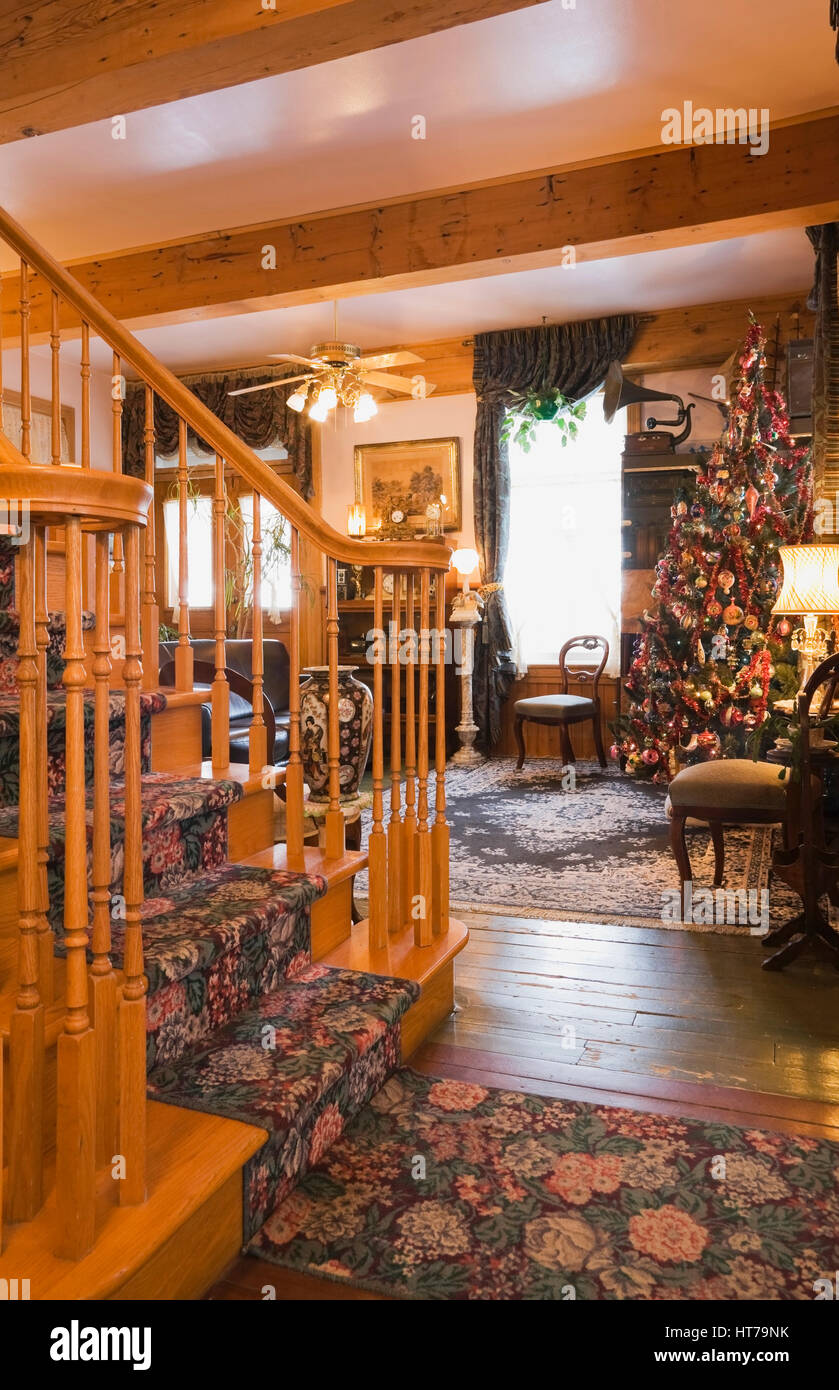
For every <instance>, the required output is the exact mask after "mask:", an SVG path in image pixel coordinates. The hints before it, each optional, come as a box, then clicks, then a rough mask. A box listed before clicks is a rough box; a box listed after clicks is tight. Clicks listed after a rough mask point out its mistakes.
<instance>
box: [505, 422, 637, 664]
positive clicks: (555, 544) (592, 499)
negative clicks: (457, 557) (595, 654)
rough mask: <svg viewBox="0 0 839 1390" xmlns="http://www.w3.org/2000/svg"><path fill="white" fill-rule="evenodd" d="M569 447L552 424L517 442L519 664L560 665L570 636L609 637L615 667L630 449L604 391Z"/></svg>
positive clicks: (513, 507)
mask: <svg viewBox="0 0 839 1390" xmlns="http://www.w3.org/2000/svg"><path fill="white" fill-rule="evenodd" d="M587 405H588V409H587V411H586V418H585V420H584V421H583V422H582V423H581V425H580V429H579V433H578V435H577V438H576V440H575V441H574V442H573V443H569V444H567V445H566V447H565V448H564V449H563V448H562V446H561V444H560V443H559V438H558V436H557V432H556V430H555V429H554V428H553V427H552V426H551V425H550V424H544V425H539V426H537V433H536V442H535V444H534V445H533V447H532V449H531V451H530V453H525V452H524V451H523V450H522V449H521V448H520V447H519V446H517V445H515V444H513V443H511V444H510V474H511V495H510V547H509V551H508V555H507V565H506V569H505V573H504V588H505V592H506V595H507V603H508V605H509V609H510V615H511V619H512V626H513V633H514V641H515V644H516V645H515V654H516V660H517V664H518V669H519V673H520V674H523V673H524V672H525V671H526V669H527V667H528V666H529V665H536V664H547V665H553V664H554V663H555V662H556V661H557V658H558V656H559V649H560V647H561V646H562V644H563V642H564V641H565V640H566V639H567V638H568V637H573V636H576V635H579V634H581V633H586V632H591V633H597V634H599V635H601V636H603V637H606V638H607V639H608V642H609V649H610V650H609V664H608V666H607V668H606V669H607V672H608V673H609V674H610V675H614V674H616V673H617V672H618V670H619V669H620V594H621V451H622V449H623V436H624V432H625V428H626V425H625V420H624V412H623V411H621V412H620V413H619V414H618V415H617V416H616V417H615V419H614V420H613V422H612V423H611V424H610V425H607V424H606V422H605V420H604V419H603V397H602V396H601V395H597V396H593V397H590V398H589V400H588V403H587Z"/></svg>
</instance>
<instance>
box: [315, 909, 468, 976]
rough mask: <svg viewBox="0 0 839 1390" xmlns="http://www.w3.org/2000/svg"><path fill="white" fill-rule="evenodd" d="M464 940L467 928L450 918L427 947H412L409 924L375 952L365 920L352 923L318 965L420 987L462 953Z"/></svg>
mask: <svg viewBox="0 0 839 1390" xmlns="http://www.w3.org/2000/svg"><path fill="white" fill-rule="evenodd" d="M468 940H469V929H468V927H466V926H465V925H464V923H463V922H460V921H458V920H457V919H456V918H454V917H452V918H450V919H449V930H448V931H447V932H446V933H445V934H444V935H440V936H435V937H433V938H432V941H431V943H430V945H428V946H417V945H415V943H414V928H413V924H411V925H410V926H407V927H405V928H404V929H403V930H402V931H401V932H399V933H397V934H395V935H393V936H391V937H389V938H388V943H387V945H386V946H383V947H382V948H381V949H379V950H376V949H375V948H373V947H371V945H370V924H369V921H368V919H367V918H366V917H365V918H364V919H363V921H361V922H356V923H355V925H354V926H353V928H352V931H351V932H350V935H349V936H348V937H347V939H346V941H342V942H341V943H340V945H338V946H335V947H333V949H332V950H331V951H328V952H327V954H326V955H325V956H324V957H323V958H322V961H321V964H323V965H330V966H336V967H339V968H341V969H344V970H360V971H363V972H364V973H367V974H372V975H384V976H392V975H396V976H398V977H399V978H400V979H407V980H415V981H416V982H417V983H418V984H419V985H422V984H424V983H425V981H426V980H428V979H430V978H431V977H432V976H433V975H435V974H436V973H437V971H438V970H439V969H440V967H441V966H442V965H445V964H446V963H447V962H448V961H450V960H452V959H453V957H454V956H456V955H457V954H458V953H459V952H460V951H462V950H463V948H464V946H465V945H466V943H467V941H468Z"/></svg>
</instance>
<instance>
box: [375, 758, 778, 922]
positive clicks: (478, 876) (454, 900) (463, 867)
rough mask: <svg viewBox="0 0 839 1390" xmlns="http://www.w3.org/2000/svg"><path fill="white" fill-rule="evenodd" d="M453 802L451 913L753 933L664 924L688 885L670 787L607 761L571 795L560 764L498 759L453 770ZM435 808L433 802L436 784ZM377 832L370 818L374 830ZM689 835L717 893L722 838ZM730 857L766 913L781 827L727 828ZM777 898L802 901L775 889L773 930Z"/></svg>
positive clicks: (699, 881)
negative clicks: (668, 899)
mask: <svg viewBox="0 0 839 1390" xmlns="http://www.w3.org/2000/svg"><path fill="white" fill-rule="evenodd" d="M446 799H447V812H446V814H447V818H448V821H449V825H450V827H451V869H450V875H451V877H450V896H451V905H452V910H453V911H455V912H457V913H459V914H461V915H462V914H463V913H469V912H470V911H478V912H495V913H499V914H501V915H506V916H513V917H539V918H543V919H544V918H554V919H557V920H559V921H586V922H604V923H614V922H626V923H628V924H631V925H634V926H664V927H671V928H672V927H677V928H685V927H687V928H688V929H690V930H697V931H719V932H723V933H726V934H732V935H749V933H750V929H751V927H750V923H749V921H748V920H746V921H743V922H741V921H740V917H739V916H738V919H737V920H736V921H723V922H717V921H715V922H713V923H704V922H702V921H701V920H700V921H696V920H691V921H689V922H687V923H683V922H682V921H681V920H679V914H678V913H676V914H675V917H676V920H673V919H672V916H671V917H669V918H667V919H665V920H662V911H663V908H664V903H663V900H662V894H663V892H664V891H665V890H670V892H671V894H672V893H675V891H676V890H677V889H678V887H679V878H678V874H677V871H676V863H675V860H674V858H673V852H672V850H671V849H670V841H669V824H668V821H667V817H666V814H665V809H664V803H665V799H666V791H665V789H664V788H661V787H654V786H652V785H651V784H650V783H640V782H634V781H632V779H631V778H629V777H625V776H623V775H622V774H621V773H620V772H619V771H618V770H617V769H616V768H615V769H612V768H609V769H606V770H605V771H603V770H602V769H601V768H600V767H599V765H598V764H597V763H582V762H581V763H578V764H577V766H576V769H575V773H574V785H573V789H572V788H571V787H569V778H568V775H567V769H564V768H563V766H562V764H561V763H560V762H559V761H558V760H553V759H541V760H539V761H538V762H533V763H530V764H527V765H525V767H524V768H523V770H522V771H521V772H516V770H515V762H514V760H513V759H512V758H494V759H492V760H490V761H488V762H486V763H484V764H482V765H481V766H480V767H477V768H473V769H464V768H454V767H452V768H447V770H446ZM429 803H430V805H431V806H433V805H434V799H433V778H432V787H431V789H430V792H429ZM369 823H370V812H369V811H368V812H365V829H366V830H369ZM687 837H688V848H689V851H690V858H691V866H692V868H693V875H694V885H695V887H696V889H697V890H698V889H699V888H708V889H710V888H711V886H712V884H713V880H714V852H713V846H712V844H711V837H710V835H709V833H708V831H707V829H704V828H702V827H699V826H697V827H696V828H695V829H688V832H687ZM725 851H726V887H727V888H729V889H732V890H734V889H737V890H746V892H752V893H754V894H755V895H756V897H755V898H754V899H753V901H754V902H755V904H758V903H759V902H760V893H761V892H762V890H763V889H765V888H767V885H768V884H769V874H770V868H771V860H772V827H770V826H751V827H748V828H746V829H742V830H726V832H725ZM357 891H358V894H359V895H362V896H363V894H364V892H365V891H366V878H365V877H362V876H361V875H359V877H358V879H357ZM776 900H777V908H778V910H780V911H781V914H782V915H781V920H783V919H784V918H785V917H787V916H789V915H791V913H792V912H795V911H797V910H798V906H797V904H798V899H797V898H796V897H795V896H794V895H790V893H789V890H787V889H786V888H785V886H784V885H780V884H773V887H772V892H771V894H770V898H769V907H770V921H771V920H772V912H773V911H774V910H776ZM799 906H800V904H799ZM730 915H733V914H730ZM742 915H745V914H742ZM693 916H694V917H699V916H701V914H700V913H698V912H696V911H695V912H694V914H693ZM765 929H766V923H764V924H763V927H762V928H761V930H765Z"/></svg>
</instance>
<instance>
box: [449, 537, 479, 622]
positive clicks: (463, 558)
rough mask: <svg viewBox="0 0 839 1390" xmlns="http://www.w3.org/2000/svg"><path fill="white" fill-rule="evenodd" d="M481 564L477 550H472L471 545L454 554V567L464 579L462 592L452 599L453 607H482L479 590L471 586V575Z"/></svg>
mask: <svg viewBox="0 0 839 1390" xmlns="http://www.w3.org/2000/svg"><path fill="white" fill-rule="evenodd" d="M479 564H480V556H479V555H478V552H477V550H472V549H470V548H469V547H464V548H463V549H462V550H456V551H455V552H454V554H453V555H452V567H453V568H454V569H456V570H457V572H458V574H459V575H460V578H461V580H462V581H463V585H462V588H461V590H460V593H458V594H456V595H455V597H454V599H453V601H452V607H454V608H474V609H476V610H477V609H478V608H479V607H480V603H481V600H480V595H479V594H478V593H477V591H474V590H472V589H470V588H469V576H470V574H474V573H475V571H476V570H477V568H478V565H479Z"/></svg>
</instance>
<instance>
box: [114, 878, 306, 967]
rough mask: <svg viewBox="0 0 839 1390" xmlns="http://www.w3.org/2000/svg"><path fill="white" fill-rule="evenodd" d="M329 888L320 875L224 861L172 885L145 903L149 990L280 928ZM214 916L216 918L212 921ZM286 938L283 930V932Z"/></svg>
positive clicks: (118, 958) (119, 932)
mask: <svg viewBox="0 0 839 1390" xmlns="http://www.w3.org/2000/svg"><path fill="white" fill-rule="evenodd" d="M325 891H326V884H325V882H324V881H323V880H322V879H320V878H319V877H317V876H316V875H307V874H290V873H284V872H282V871H280V870H274V871H272V870H267V869H258V868H253V867H249V866H247V865H242V864H230V863H227V864H222V865H221V866H220V867H219V868H217V869H210V870H207V871H205V873H204V874H203V875H202V877H201V879H200V880H197V881H196V880H194V879H185V880H183V881H182V882H180V883H177V884H175V885H173V887H172V889H171V890H170V892H168V893H167V895H166V897H157V898H147V899H146V901H145V902H144V904H143V951H144V965H145V970H146V975H147V976H148V981H149V994H150V995H151V994H153V993H154V991H155V990H157V989H159V988H160V987H161V986H162V985H164V984H172V983H177V982H178V981H180V980H184V979H186V978H187V976H189V975H190V974H192V972H193V971H195V970H198V969H203V968H206V967H207V966H208V965H210V964H211V963H212V961H213V960H216V959H218V957H219V956H221V955H222V954H224V953H225V952H226V951H229V950H231V949H232V948H233V947H235V946H237V945H239V944H242V943H244V942H245V941H247V940H249V939H252V938H253V937H255V936H257V935H258V934H260V933H262V932H265V931H269V930H271V928H272V927H280V925H281V923H282V920H283V919H284V918H286V917H289V918H290V917H292V916H293V915H294V914H295V913H296V912H298V911H299V909H300V908H304V907H307V906H308V905H310V904H311V903H313V902H314V901H315V900H316V899H317V898H319V897H321V896H322V894H323V893H324V892H325ZM214 917H216V918H217V919H218V920H217V921H213V918H214ZM111 932H112V938H113V948H112V953H111V954H112V959H113V961H114V963H115V964H116V965H121V963H122V958H123V957H122V950H123V941H124V927H123V925H122V923H120V922H118V921H114V922H112V924H111ZM279 934H280V937H281V938H282V932H281V931H280V933H279Z"/></svg>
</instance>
